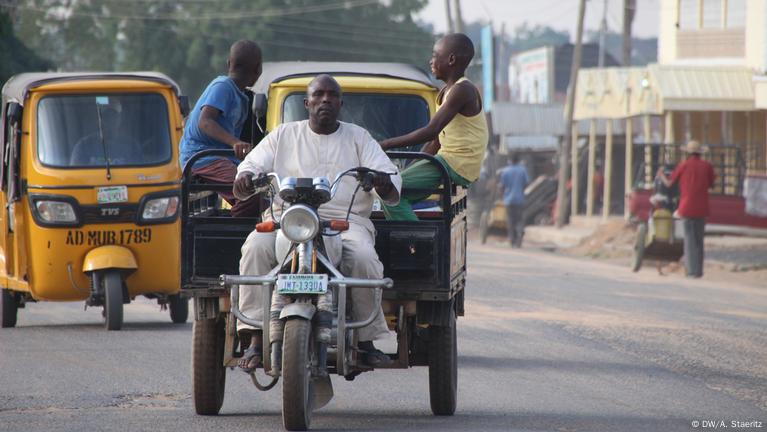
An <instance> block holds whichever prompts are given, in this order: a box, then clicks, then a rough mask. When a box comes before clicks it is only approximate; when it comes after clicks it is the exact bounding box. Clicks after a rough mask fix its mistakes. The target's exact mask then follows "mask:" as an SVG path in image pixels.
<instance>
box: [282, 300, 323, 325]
mask: <svg viewBox="0 0 767 432" xmlns="http://www.w3.org/2000/svg"><path fill="white" fill-rule="evenodd" d="M316 311H317V308H316V307H315V306H314V305H313V304H311V303H290V304H287V305H285V307H284V308H282V312H280V319H281V320H282V319H285V318H290V317H295V316H297V317H301V318H303V319H305V320H309V321H311V319H312V317H313V316H314V312H316Z"/></svg>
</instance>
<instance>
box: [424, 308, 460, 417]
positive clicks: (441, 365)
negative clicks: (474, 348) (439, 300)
mask: <svg viewBox="0 0 767 432" xmlns="http://www.w3.org/2000/svg"><path fill="white" fill-rule="evenodd" d="M429 343H430V345H431V346H430V349H429V398H430V400H431V412H432V413H434V415H439V416H450V415H453V414H454V413H455V407H456V401H457V393H458V340H457V337H456V321H455V311H453V310H452V309H451V310H450V317H449V319H448V325H447V326H431V327H429Z"/></svg>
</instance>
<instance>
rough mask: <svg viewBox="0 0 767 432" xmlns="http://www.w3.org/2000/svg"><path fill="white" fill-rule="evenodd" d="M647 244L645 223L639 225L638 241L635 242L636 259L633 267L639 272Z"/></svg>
mask: <svg viewBox="0 0 767 432" xmlns="http://www.w3.org/2000/svg"><path fill="white" fill-rule="evenodd" d="M646 244H647V224H646V223H643V224H640V225H639V228H638V229H637V236H636V243H634V261H633V264H632V266H631V269H632V270H633V271H634V272H638V271H639V269H641V268H642V260H643V259H644V251H645V245H646Z"/></svg>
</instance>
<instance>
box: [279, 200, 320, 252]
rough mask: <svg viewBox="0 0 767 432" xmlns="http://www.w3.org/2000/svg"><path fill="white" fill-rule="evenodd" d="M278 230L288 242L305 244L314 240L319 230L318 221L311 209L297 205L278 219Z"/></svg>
mask: <svg viewBox="0 0 767 432" xmlns="http://www.w3.org/2000/svg"><path fill="white" fill-rule="evenodd" d="M280 229H282V234H284V235H285V237H287V238H288V240H290V241H293V242H296V243H305V242H307V241H309V240H311V239H313V238H314V236H316V235H317V233H318V232H319V230H320V219H319V217H318V216H317V213H316V212H315V211H314V210H312V209H311V208H309V207H307V206H305V205H303V204H297V205H293V206H291V207H290V208H289V209H287V210H285V213H283V214H282V219H280Z"/></svg>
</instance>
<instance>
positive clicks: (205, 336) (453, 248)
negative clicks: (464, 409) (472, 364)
mask: <svg viewBox="0 0 767 432" xmlns="http://www.w3.org/2000/svg"><path fill="white" fill-rule="evenodd" d="M333 67H334V69H330V70H329V69H328V68H327V67H325V68H317V69H316V70H314V69H313V70H306V69H304V70H303V72H302V73H303V75H302V74H301V71H296V70H295V69H294V70H292V71H291V72H292V73H291V74H289V76H286V77H282V78H280V77H278V76H277V77H275V76H272V77H271V78H269V79H270V80H271V83H272V88H271V90H272V91H271V92H270V93H269V99H268V100H269V112H270V113H272V111H271V110H272V109H273V107H275V106H276V107H277V109H278V110H277V111H276V113H273V114H274V115H276V116H277V119H278V120H282V119H285V118H286V117H284V116H283V114H285V113H286V112H287V109H288V108H286V107H288V106H289V105H290V103H291V102H290V101H289V100H288V98H290V97H291V96H292V95H296V98H300V99H301V100H302V99H303V94H304V92H305V86H306V84H307V83H308V82H309V81H310V80H311V76H314V75H316V74H318V73H323V72H328V71H331V72H332V74H333V75H334V76H335V78H336V79H337V80H338V81H339V83H340V84H341V86H342V88H343V90H344V102H345V106H348V104H346V102H347V101H348V100H350V99H352V97H358V98H359V99H360V100H364V98H365V97H366V96H365V95H373V96H374V97H375V98H380V100H379V101H378V105H382V106H383V107H385V106H386V105H385V104H386V103H388V102H392V103H401V102H403V100H402V99H405V101H407V98H410V99H411V100H410V102H412V103H413V104H415V105H412V106H411V107H410V108H411V109H415V108H416V107H418V106H421V107H422V108H420V109H423V110H424V111H425V112H424V113H423V115H422V117H423V121H422V122H420V123H414V124H412V126H411V128H416V127H420V126H423V125H425V124H426V122H428V118H429V115H430V113H431V111H430V110H429V108H430V107H433V105H432V103H433V99H426V98H425V97H422V96H418V95H415V94H413V92H415V90H418V91H421V92H423V93H425V94H429V95H431V94H436V89H434V88H432V87H429V85H430V84H424V83H423V81H426V76H425V74H421V75H420V76H419V80H420V81H415V80H413V79H411V78H410V76H411V75H407V74H404V73H403V74H399V75H398V76H396V77H392V76H391V74H395V75H396V73H395V72H396V70H400V71H401V70H403V69H397V67H399V66H397V67H394V68H392V67H389V69H388V71H389V75H387V76H381V74H384V73H386V72H387V68H384V67H382V66H381V65H377V66H376V67H375V68H374V69H370V68H368V69H366V68H365V66H364V65H362V66H359V65H343V68H345V69H346V70H349V69H351V71H349V72H347V73H344V71H343V70H341V69H340V68H341V66H339V65H337V64H334V65H333ZM336 67H337V68H339V69H335V68H336ZM392 70H394V71H395V72H392ZM373 71H376V72H373ZM411 72H412V71H410V72H408V73H411ZM268 73H269V72H268V67H267V66H265V72H264V74H265V75H268ZM262 78H263V77H262ZM282 80H285V81H287V82H288V84H289V89H285V88H282V87H280V85H283V82H282ZM361 82H364V83H365V86H362V87H357V88H355V86H354V84H355V83H357V84H358V85H359V83H361ZM288 84H284V85H285V86H288ZM347 84H349V85H347ZM397 88H404V89H405V90H404V91H405V94H398V90H397ZM399 91H403V90H399ZM296 100H298V99H296ZM368 102H369V103H370V105H373V106H376V103H373V100H369V101H368ZM263 104H264V101H263V100H262V101H261V102H259V96H258V95H256V97H255V98H254V108H255V109H254V111H255V113H256V117H258V115H259V113H263V112H264V111H263ZM366 106H367V105H361V107H366ZM382 106H378V108H377V109H379V110H382V109H383V108H382ZM295 112H296V113H297V112H298V111H297V109H296V111H295ZM343 115H344V113H343V111H342V118H343ZM291 119H293V118H291ZM363 119H364V117H360V118H359V119H358V120H363ZM378 119H379V120H382V121H391V119H389V118H388V117H386V116H380V117H378ZM293 120H297V118H296V119H293ZM270 121H273V120H269V118H268V117H267V124H270V123H269V122H270ZM361 123H362V124H361V125H362V126H363V127H365V126H366V123H365V122H364V121H362V122H361ZM271 124H272V126H275V125H276V124H279V121H274V123H271ZM394 127H395V126H394V125H389V126H387V123H384V125H383V126H382V127H381V130H383V131H386V130H389V131H390V133H395V134H396V133H401V132H402V131H397V130H394V129H392V128H394ZM404 132H405V133H407V132H409V130H407V129H405V130H404ZM388 136H389V135H388V134H384V135H383V136H382V137H381V138H386V137H388ZM212 154H218V155H220V156H224V155H226V153H225V152H221V151H213V150H212V151H206V152H201V153H198V154H197V155H195V156H194V157H193V158H192V159H191V160H190V161H189V162H188V164H187V165H186V167H185V171H184V181H183V191H182V212H183V213H182V220H183V233H184V234H183V243H182V261H183V265H182V269H183V272H182V281H183V282H182V283H183V286H184V290H185V291H187V292H188V293H189V295H192V296H193V297H194V305H195V323H194V330H193V342H192V343H193V346H192V356H193V359H192V371H193V400H194V405H195V410H196V412H197V413H198V414H204V415H215V414H218V412H219V411H220V409H221V407H222V405H223V401H224V389H225V382H226V369H227V368H234V367H235V366H236V365H237V362H238V359H239V358H242V356H243V355H244V346H245V345H244V343H245V342H246V341H242V340H240V338H239V335H238V332H237V331H236V328H237V322H238V321H242V322H245V323H248V324H251V325H253V326H255V327H256V328H261V329H262V332H264V333H265V334H264V336H263V337H264V340H268V331H269V325H268V322H269V314H268V308H264V316H258V317H249V316H246V315H245V314H244V313H243V312H242V311H240V310H239V306H238V297H239V296H240V294H241V290H242V289H249V288H244V287H240V284H256V286H257V287H258V288H257V289H259V290H260V294H261V295H262V296H263V300H264V302H263V304H269V303H270V300H269V299H271V296H272V294H273V291H274V290H277V291H279V292H283V293H287V295H290V296H292V297H293V299H294V300H296V301H295V302H294V303H292V304H291V305H289V306H290V307H286V308H285V309H284V310H283V312H282V314H281V318H282V319H284V320H286V329H285V337H284V339H283V340H284V341H283V346H282V352H283V355H282V364H281V365H280V367H275V366H276V365H272V364H271V355H270V352H269V344H267V343H264V344H263V353H262V364H261V366H260V367H259V369H257V370H256V372H254V373H253V374H251V375H250V378H251V379H252V380H253V383H254V384H255V385H256V387H257V388H259V389H261V390H269V389H271V388H273V387H274V386H275V385H276V384H277V382H278V379H279V378H280V377H281V378H282V386H283V391H282V398H283V400H282V404H283V423H284V425H285V427H286V428H287V429H289V430H304V429H307V428H308V427H309V426H310V424H311V418H312V413H313V411H314V410H317V409H319V408H321V407H322V406H323V405H325V404H326V403H328V402H329V401H330V399H331V398H332V395H333V391H332V384H331V382H332V381H331V376H333V375H336V376H340V377H344V378H345V379H347V380H353V379H354V378H355V377H356V376H357V375H359V374H360V373H365V372H370V371H372V370H373V369H372V368H371V367H369V366H368V365H367V364H365V362H364V361H363V360H362V358H361V357H362V356H361V353H360V352H359V350H358V349H357V348H356V345H357V329H359V328H360V327H363V326H364V325H366V323H369V322H371V321H372V319H373V318H375V315H372V316H370V317H368V319H364V320H361V321H350V320H349V318H348V310H347V309H348V301H347V298H348V294H347V289H348V288H349V287H350V286H354V287H367V288H368V289H379V290H382V295H383V300H382V311H383V313H384V315H385V318H386V321H387V323H388V324H389V328H390V330H393V331H394V332H395V333H396V350H395V351H394V352H392V353H388V355H389V357H390V359H391V360H392V362H391V364H389V365H387V366H386V368H390V369H406V368H409V367H413V366H428V368H429V394H430V403H431V409H432V412H433V413H434V414H436V415H452V414H453V413H454V412H455V409H456V402H457V338H456V326H457V317H459V316H462V315H463V313H464V287H465V283H466V280H465V274H466V254H465V251H466V229H467V225H466V193H465V190H464V189H462V188H460V187H456V186H455V185H453V184H452V183H451V181H450V178H449V175H448V173H447V171H446V169H445V168H444V166H442V165H441V164H440V163H439V162H438V161H437V160H436V159H434V158H433V157H431V156H429V155H425V154H422V153H417V152H391V153H389V156H390V157H391V158H392V159H393V160H399V161H401V162H403V164H404V163H405V162H407V161H412V160H414V159H427V160H429V161H430V162H431V163H435V164H437V167H438V168H439V169H440V172H441V173H442V184H441V186H440V187H438V188H436V189H433V190H429V191H421V192H429V193H433V194H435V195H437V196H438V197H439V206H438V208H437V209H436V210H432V211H422V212H419V213H418V216H419V219H420V220H419V221H417V222H401V221H387V220H385V219H384V217H383V213H382V212H380V211H374V212H373V215H372V217H371V219H372V220H373V223H374V226H375V230H376V241H375V248H376V252H377V254H378V257H379V259H380V260H381V262H382V264H383V266H384V276H385V277H384V279H382V280H360V279H350V278H347V277H346V276H344V275H343V274H341V273H340V272H339V271H338V270H337V268H338V267H337V263H335V262H333V260H332V259H331V258H330V257H329V256H328V255H329V254H328V253H327V251H326V250H325V246H324V241H325V240H323V236H322V235H321V234H320V232H322V231H324V232H325V233H326V234H332V232H333V231H337V230H339V229H343V224H340V225H339V224H338V222H343V221H322V220H321V219H320V218H319V217H318V216H317V211H316V210H317V208H319V207H320V206H321V205H322V202H323V200H324V199H325V198H324V197H327V196H332V193H333V192H332V189H333V187H332V185H333V183H334V180H335V179H319V178H317V179H282V181H281V182H277V181H274V182H271V183H270V184H272V185H274V187H275V190H274V192H273V193H280V194H283V193H284V194H285V195H284V196H285V197H292V198H290V200H291V204H290V207H286V208H285V210H284V211H283V212H282V217H281V219H279V220H277V222H278V224H272V225H271V226H266V227H265V226H264V225H258V224H259V223H261V219H260V218H234V217H231V216H230V215H229V214H228V212H227V210H225V209H221V208H220V206H218V205H217V202H218V199H217V197H216V196H215V194H213V193H211V192H215V191H216V190H218V188H226V187H231V186H226V185H223V186H222V185H210V184H205V183H204V182H201V181H199V179H196V178H195V177H194V176H192V175H190V169H191V166H192V164H193V163H194V160H196V159H198V158H200V157H204V156H209V155H212ZM229 154H231V153H229ZM346 174H349V175H353V176H355V178H357V179H358V181H359V182H360V183H361V184H364V182H365V177H366V175H367V174H369V172H366V168H365V167H360V168H358V169H357V170H355V171H354V172H348V173H346ZM275 177H276V176H272V178H275ZM363 188H364V186H363ZM281 196H282V195H281ZM289 212H290V215H291V217H288V214H289ZM299 216H300V217H299ZM270 219H271V220H272V221H274V218H270ZM293 224H295V225H296V226H293ZM257 226H260V227H261V228H260V229H280V230H281V231H282V232H283V235H284V236H285V237H286V238H287V240H288V241H286V245H285V246H283V253H284V255H285V257H286V259H285V260H283V261H281V262H280V263H279V264H278V266H276V267H275V268H274V269H273V270H272V271H271V272H270V273H269V274H267V275H239V274H238V263H239V259H240V247H241V246H242V244H243V241H244V240H245V238H246V237H247V236H248V234H250V232H251V231H253V230H254V228H255V227H257ZM299 226H300V227H301V228H307V227H309V228H311V232H310V233H309V234H307V235H305V236H303V237H301V238H297V236H296V235H295V234H293V233H290V232H289V231H294V230H295V231H300V230H298V229H297V228H299ZM278 249H279V248H278ZM278 253H280V252H279V250H278ZM309 291H311V292H309ZM326 293H330V294H331V297H332V299H333V302H332V304H333V320H332V327H331V332H330V337H329V338H328V339H324V340H318V338H316V337H315V335H316V334H317V332H316V327H315V323H314V322H313V321H312V318H313V315H312V313H311V312H312V311H313V310H316V307H317V302H318V301H319V299H320V297H321V296H323V295H325V294H326ZM276 370H279V371H280V372H279V373H275V372H276ZM264 372H266V373H267V374H271V375H272V376H271V377H269V378H266V380H265V379H264V378H257V375H260V374H262V373H264Z"/></svg>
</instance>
